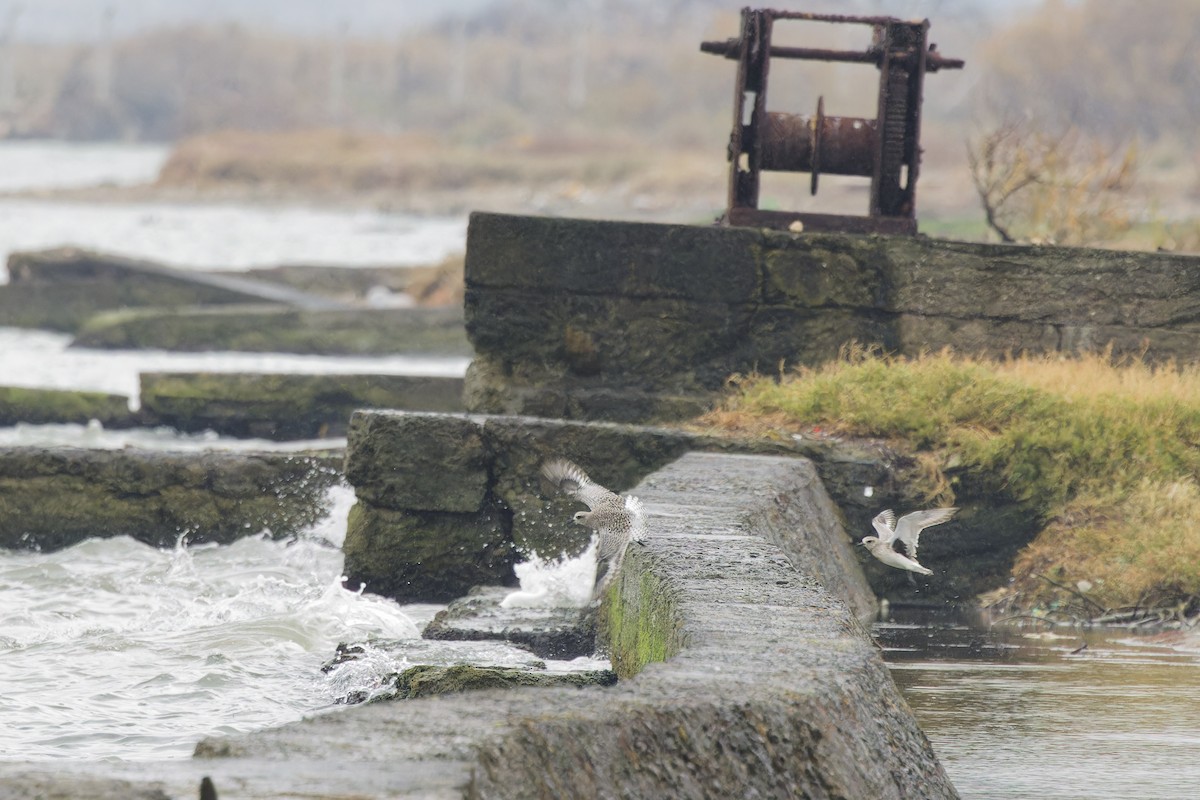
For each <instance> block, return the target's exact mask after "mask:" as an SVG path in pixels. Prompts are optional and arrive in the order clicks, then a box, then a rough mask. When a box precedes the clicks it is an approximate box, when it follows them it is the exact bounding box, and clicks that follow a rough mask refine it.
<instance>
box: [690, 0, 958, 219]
mask: <svg viewBox="0 0 1200 800" xmlns="http://www.w3.org/2000/svg"><path fill="white" fill-rule="evenodd" d="M779 20H798V21H810V22H834V23H848V24H860V25H869V26H871V28H872V32H873V35H872V42H871V45H870V47H868V48H867V49H866V50H865V51H845V50H823V49H816V48H804V47H776V46H774V45H772V44H771V34H772V30H773V27H774V24H775V22H776V21H779ZM928 32H929V20H920V21H916V22H911V21H904V20H899V19H896V18H894V17H850V16H843V15H837V14H808V13H804V12H795V11H776V10H772V9H750V8H744V9H742V27H741V35H740V36H739V37H738V38H737V39H730V40H728V41H725V42H702V43H701V44H700V49H701V51H703V52H706V53H713V54H715V55H721V56H724V57H725V58H729V59H734V60H736V61H737V62H738V71H737V79H736V81H735V84H734V101H733V130H732V133H731V134H730V137H729V153H728V156H729V198H728V200H729V203H728V208H727V209H726V212H725V216H724V221H725V222H726V223H727V224H731V225H755V226H760V227H779V228H793V229H794V227H795V224H796V223H800V225H801V226H803V228H805V229H808V230H846V231H860V232H880V233H915V232H916V230H917V225H916V211H915V209H916V183H917V175H918V173H919V171H920V156H921V148H920V127H921V102H922V92H923V86H924V80H925V73H926V72H936V71H937V70H939V69H959V68H961V67H962V66H963V62H962V61H960V60H957V59H948V58H943V57H942V56H940V55H939V54H938V53H937V52H936V50H935V49H934V47H933V46H927V44H926V42H927V40H928ZM772 58H793V59H805V60H820V61H841V62H848V63H864V64H874V65H875V66H876V67H877V68H878V69H879V92H878V98H877V117H876V118H875V119H859V118H854V117H836V116H827V115H826V114H825V103H824V98H820V99H818V101H817V113H816V115H815V116H813V117H805V116H800V115H797V114H787V113H781V112H768V111H767V78H768V76H769V73H770V64H771V59H772ZM763 170H767V171H789V172H808V173H810V174H811V175H812V181H811V187H812V193H813V194H816V193H817V186H818V180H819V177H820V175H821V174H822V173H828V174H832V175H851V176H859V177H864V178H869V179H870V181H871V189H870V203H869V207H868V212H867V216H865V217H859V216H848V215H834V214H808V213H799V212H779V211H762V210H759V208H758V199H759V188H760V183H761V174H762V171H763Z"/></svg>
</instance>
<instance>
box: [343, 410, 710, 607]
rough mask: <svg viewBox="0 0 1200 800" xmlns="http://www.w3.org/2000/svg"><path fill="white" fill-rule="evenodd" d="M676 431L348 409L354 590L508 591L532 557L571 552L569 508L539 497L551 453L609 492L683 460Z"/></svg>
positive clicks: (577, 530)
mask: <svg viewBox="0 0 1200 800" xmlns="http://www.w3.org/2000/svg"><path fill="white" fill-rule="evenodd" d="M690 443H691V438H690V437H688V436H687V435H686V434H684V433H682V432H680V431H669V430H663V429H656V428H644V427H635V426H630V425H615V424H604V423H591V424H582V423H571V422H563V421H559V420H547V419H533V418H526V417H484V416H469V417H468V416H450V415H445V414H425V413H417V412H407V411H356V412H355V413H354V416H353V417H351V419H350V430H349V434H348V446H347V454H346V479H347V480H348V481H349V482H350V484H351V485H352V486H354V489H355V493H356V494H357V496H358V503H357V505H355V507H354V508H353V509H352V510H351V512H350V520H349V524H348V526H347V531H346V541H345V544H344V546H343V548H342V549H343V550H344V551H345V553H346V565H345V573H346V576H347V578H348V579H349V582H350V584H351V585H353V586H359V585H364V584H365V585H366V587H367V589H368V590H369V591H371V592H374V593H376V594H382V595H386V596H389V597H393V598H395V599H397V600H400V601H402V602H442V601H447V600H452V599H454V598H456V597H460V596H462V595H464V594H466V592H467V590H468V589H470V588H471V587H472V586H476V585H479V584H497V583H501V584H503V583H511V582H512V581H513V580H514V576H513V570H512V565H513V562H514V561H516V560H521V559H522V558H523V557H524V556H522V554H528V553H530V552H537V553H540V554H541V555H542V556H546V557H554V556H557V555H559V554H560V553H568V554H575V553H577V552H579V551H580V550H582V549H583V548H584V547H585V546H586V545H587V541H588V537H589V535H590V534H589V533H588V531H587V530H586V529H585V528H582V527H580V526H578V525H574V524H572V523H570V522H569V520H570V518H571V513H572V512H574V511H575V510H576V509H577V508H578V507H577V506H575V505H573V503H572V501H571V500H570V499H569V498H563V497H554V496H553V492H552V491H550V492H546V491H542V487H540V486H539V477H538V470H539V468H540V466H541V463H542V462H543V461H544V460H545V459H547V458H549V457H551V456H564V457H568V458H571V459H573V460H576V461H577V463H579V464H580V465H581V466H583V468H584V469H586V470H588V471H589V474H590V475H591V476H592V478H593V479H595V480H596V481H599V482H600V483H602V484H603V485H605V486H608V487H611V488H612V489H613V490H614V491H621V490H624V489H627V488H628V487H630V486H632V485H633V484H634V483H636V482H637V481H638V480H640V479H641V478H642V477H644V476H645V475H646V474H648V473H649V472H652V471H653V470H655V469H657V468H658V467H660V466H662V465H663V464H665V463H667V462H668V461H670V460H671V459H674V458H677V457H678V456H680V455H681V454H683V453H684V452H685V451H686V450H687V449H688V447H689V446H690Z"/></svg>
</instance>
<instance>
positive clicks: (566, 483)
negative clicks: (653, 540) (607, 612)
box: [542, 458, 646, 604]
mask: <svg viewBox="0 0 1200 800" xmlns="http://www.w3.org/2000/svg"><path fill="white" fill-rule="evenodd" d="M542 477H544V478H545V479H546V480H547V481H549V482H550V483H552V484H554V486H555V488H556V489H558V491H560V492H562V493H564V494H568V495H570V496H571V497H574V498H575V499H576V500H579V501H580V502H582V503H584V504H585V505H586V506H587V507H588V510H587V511H577V512H575V516H574V521H575V522H576V523H578V524H580V525H585V526H587V527H589V528H591V529H592V530H594V531H595V532H596V535H597V536H598V537H599V542H598V544H597V547H596V560H597V564H596V582H595V584H594V585H593V587H592V603H593V604H594V603H595V602H596V601H597V600H599V598H600V596H601V595H602V594H603V593H604V590H605V589H607V588H608V585H609V583H611V582H612V579H613V578H614V577H615V576H616V574H617V571H618V570H620V568H621V562H622V561H623V560H624V558H625V548H626V547H627V546H628V545H629V543H630V542H640V541H641V539H642V536H643V535H644V534H645V531H646V522H645V517H644V515H643V514H642V502H641V501H640V500H638V499H637V498H636V497H629V496H622V495H619V494H617V493H616V492H611V491H609V490H608V489H605V488H604V487H603V486H601V485H600V484H598V483H596V482H595V481H593V480H592V479H591V478H589V477H588V475H587V473H586V472H584V471H583V470H582V469H581V468H580V467H579V466H578V465H577V464H575V463H573V462H571V461H568V460H567V459H565V458H556V459H552V460H550V461H547V462H546V463H545V464H543V465H542Z"/></svg>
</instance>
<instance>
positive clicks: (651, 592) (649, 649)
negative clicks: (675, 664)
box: [599, 551, 683, 679]
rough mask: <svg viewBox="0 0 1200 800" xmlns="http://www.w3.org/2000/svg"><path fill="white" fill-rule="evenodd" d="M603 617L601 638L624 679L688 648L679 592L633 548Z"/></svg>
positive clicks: (615, 667)
mask: <svg viewBox="0 0 1200 800" xmlns="http://www.w3.org/2000/svg"><path fill="white" fill-rule="evenodd" d="M600 616H601V623H600V634H599V636H600V639H601V640H602V641H604V642H606V643H607V645H608V649H609V657H610V658H611V659H612V664H613V670H614V671H615V672H616V673H617V675H618V676H619V677H620V678H622V679H624V678H631V677H633V676H634V675H636V674H638V673H639V672H641V671H642V668H643V667H645V666H646V665H647V664H649V663H651V662H656V661H666V660H667V659H668V658H670V657H671V656H673V655H674V654H675V653H677V652H679V649H680V648H681V647H682V646H683V641H682V638H681V633H680V630H681V625H680V620H679V607H678V605H677V604H676V603H675V599H674V593H673V592H672V591H671V589H670V587H669V586H667V585H666V584H665V583H664V581H663V580H662V579H661V578H660V577H658V576H657V575H656V574H655V573H654V572H653V571H652V565H651V564H650V563H649V558H648V557H646V556H642V555H641V554H638V553H635V552H633V551H631V552H630V553H629V555H628V556H627V557H626V560H625V564H624V566H623V574H622V577H621V579H620V580H619V581H617V582H616V583H614V584H613V585H612V586H611V587H610V589H609V591H608V593H607V595H606V596H605V598H604V604H603V606H602V608H601V614H600Z"/></svg>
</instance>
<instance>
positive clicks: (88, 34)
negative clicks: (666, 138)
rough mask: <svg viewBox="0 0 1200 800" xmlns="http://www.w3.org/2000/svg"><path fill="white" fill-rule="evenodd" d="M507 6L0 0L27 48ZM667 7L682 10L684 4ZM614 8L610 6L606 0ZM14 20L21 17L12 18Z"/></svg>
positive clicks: (951, 5) (1003, 1)
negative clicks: (206, 27)
mask: <svg viewBox="0 0 1200 800" xmlns="http://www.w3.org/2000/svg"><path fill="white" fill-rule="evenodd" d="M505 1H506V0H441V2H431V0H107V1H106V0H0V35H3V33H4V30H3V26H4V25H5V24H6V23H8V22H12V21H15V25H14V27H13V36H14V38H16V39H18V40H25V41H30V40H33V41H71V40H76V41H77V40H94V39H97V38H99V37H100V35H101V33H102V31H103V30H104V20H105V16H106V14H108V13H109V12H111V14H112V17H111V33H112V34H114V35H116V36H123V35H126V34H129V33H131V32H133V31H136V30H141V29H145V28H154V27H162V26H168V25H181V24H187V23H197V22H200V23H210V24H212V23H221V22H229V21H236V22H238V23H240V24H242V25H245V26H247V27H251V28H257V29H264V28H265V29H274V30H280V31H286V32H289V33H298V34H303V35H315V36H321V35H327V34H330V33H334V32H336V31H337V30H339V29H340V28H341V27H342V26H343V25H345V26H346V27H347V29H348V32H349V34H350V35H351V36H369V37H379V36H391V35H396V34H399V33H400V32H402V31H404V30H405V29H406V28H409V27H412V26H414V25H418V26H419V25H423V24H425V23H428V22H429V21H430V20H432V19H434V18H437V17H439V16H447V15H458V14H471V13H474V12H476V11H478V10H479V9H480V8H482V7H484V6H488V5H492V4H496V3H504V2H505ZM660 1H661V2H663V3H664V4H665V5H666V6H668V7H672V8H673V9H676V10H677V9H678V8H680V7H681V6H686V5H688V3H687V2H686V0H646V2H660ZM564 2H565V3H578V4H587V5H589V6H591V7H593V8H595V7H602V6H603V4H604V3H605V2H606V0H564ZM608 2H612V0H608ZM1038 2H1039V0H837V2H834V0H807V2H806V1H805V0H775V2H769V1H768V2H762V3H753V2H749V0H694V4H695V5H696V6H697V7H698V8H705V7H708V8H713V7H727V8H730V9H737V8H740V7H742V6H743V5H754V6H758V7H770V8H787V9H794V10H811V11H831V10H836V11H838V12H840V13H849V14H854V13H861V14H890V15H892V16H897V17H904V18H909V17H929V18H930V19H932V20H934V22H935V23H936V21H937V18H938V16H939V15H950V14H955V15H961V14H962V13H964V12H967V13H969V11H968V10H978V9H986V10H987V11H988V12H989V13H991V14H1003V13H1005V12H1006V11H1018V10H1022V9H1026V8H1028V7H1029V6H1031V5H1036V4H1037V3H1038ZM14 13H15V14H16V16H15V17H14V16H13V15H14Z"/></svg>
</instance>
